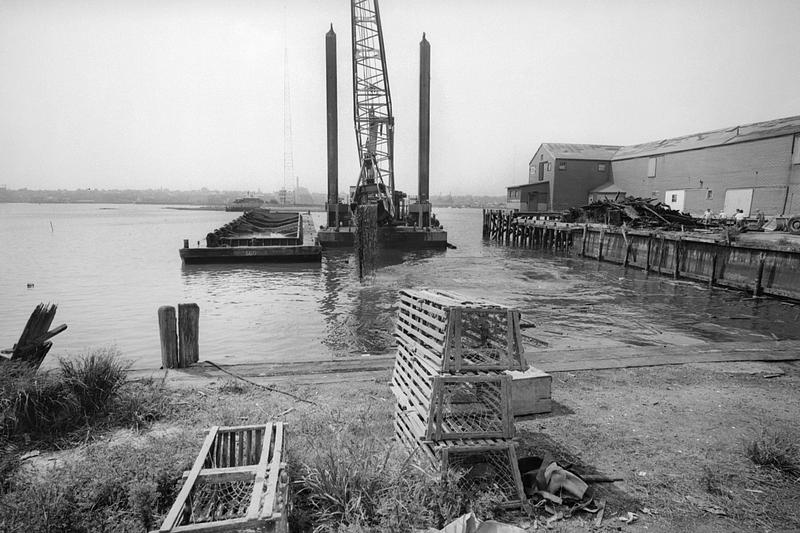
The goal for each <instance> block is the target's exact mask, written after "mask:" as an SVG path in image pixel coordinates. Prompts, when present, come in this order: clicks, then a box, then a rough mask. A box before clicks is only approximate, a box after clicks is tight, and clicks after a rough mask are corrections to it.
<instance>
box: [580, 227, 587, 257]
mask: <svg viewBox="0 0 800 533" xmlns="http://www.w3.org/2000/svg"><path fill="white" fill-rule="evenodd" d="M588 236H589V224H584V225H583V240H582V241H581V257H586V238H587V237H588Z"/></svg>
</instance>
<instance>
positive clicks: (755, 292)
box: [753, 253, 765, 296]
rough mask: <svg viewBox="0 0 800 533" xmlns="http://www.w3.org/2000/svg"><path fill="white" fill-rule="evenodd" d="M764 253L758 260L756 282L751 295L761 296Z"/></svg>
mask: <svg viewBox="0 0 800 533" xmlns="http://www.w3.org/2000/svg"><path fill="white" fill-rule="evenodd" d="M764 263H765V258H764V254H763V253H762V254H761V257H760V258H759V260H758V272H757V273H756V282H755V284H754V285H753V296H761V282H762V281H763V279H764Z"/></svg>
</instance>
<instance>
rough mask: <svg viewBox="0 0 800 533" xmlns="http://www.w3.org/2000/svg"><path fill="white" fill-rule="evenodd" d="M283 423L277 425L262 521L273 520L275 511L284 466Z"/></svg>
mask: <svg viewBox="0 0 800 533" xmlns="http://www.w3.org/2000/svg"><path fill="white" fill-rule="evenodd" d="M282 458H283V422H276V423H275V446H273V449H272V459H271V460H270V469H269V477H268V480H267V493H266V495H265V496H264V507H263V508H262V510H261V515H260V517H261V519H262V520H265V519H268V518H271V517H272V515H273V511H274V510H275V496H276V495H277V489H278V480H279V478H280V475H281V465H282V464H283V461H282Z"/></svg>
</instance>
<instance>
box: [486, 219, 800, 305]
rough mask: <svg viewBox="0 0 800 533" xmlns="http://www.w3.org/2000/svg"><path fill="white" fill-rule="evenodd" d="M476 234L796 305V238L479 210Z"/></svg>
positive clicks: (799, 291)
mask: <svg viewBox="0 0 800 533" xmlns="http://www.w3.org/2000/svg"><path fill="white" fill-rule="evenodd" d="M483 237H484V238H485V239H490V240H494V241H497V242H500V243H504V244H506V245H508V246H515V247H519V248H538V249H551V250H555V251H562V252H565V253H568V254H572V255H578V256H581V257H586V258H590V259H595V260H597V261H607V262H611V263H617V264H619V265H621V266H623V267H625V268H627V267H632V268H638V269H641V270H645V271H646V272H656V273H658V274H662V275H666V276H671V277H673V278H675V279H678V278H683V279H690V280H694V281H698V282H702V283H707V284H708V285H709V286H710V287H713V286H718V287H726V288H731V289H739V290H744V291H747V292H749V293H751V294H752V295H754V296H761V295H766V296H775V297H780V298H788V299H792V300H800V238H798V237H797V236H793V235H789V234H765V233H759V234H748V233H745V234H741V235H737V236H734V237H732V236H731V235H730V233H729V232H727V231H723V232H721V233H710V232H707V233H701V232H680V231H678V232H675V231H672V232H667V231H659V230H644V229H628V228H625V227H618V226H607V225H603V224H578V223H562V222H555V221H552V220H543V219H539V218H537V217H536V216H534V215H529V216H520V215H518V214H517V213H514V212H512V211H505V210H484V212H483Z"/></svg>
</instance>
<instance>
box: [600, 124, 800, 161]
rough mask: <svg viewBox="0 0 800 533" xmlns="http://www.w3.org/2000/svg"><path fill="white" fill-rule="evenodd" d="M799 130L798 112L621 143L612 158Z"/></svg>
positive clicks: (720, 144)
mask: <svg viewBox="0 0 800 533" xmlns="http://www.w3.org/2000/svg"><path fill="white" fill-rule="evenodd" d="M794 133H800V116H794V117H786V118H779V119H775V120H768V121H766V122H755V123H753V124H744V125H741V126H733V127H731V128H725V129H721V130H713V131H706V132H703V133H693V134H691V135H685V136H683V137H673V138H672V139H662V140H660V141H652V142H648V143H643V144H635V145H633V146H624V147H622V148H620V149H619V151H617V153H616V154H615V155H614V157H613V160H614V161H617V160H620V159H632V158H635V157H649V156H655V155H661V154H668V153H671V152H683V151H686V150H696V149H698V148H709V147H711V146H722V145H727V144H735V143H740V142H746V141H755V140H758V139H768V138H770V137H779V136H782V135H791V134H794Z"/></svg>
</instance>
